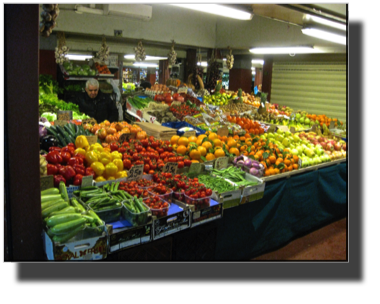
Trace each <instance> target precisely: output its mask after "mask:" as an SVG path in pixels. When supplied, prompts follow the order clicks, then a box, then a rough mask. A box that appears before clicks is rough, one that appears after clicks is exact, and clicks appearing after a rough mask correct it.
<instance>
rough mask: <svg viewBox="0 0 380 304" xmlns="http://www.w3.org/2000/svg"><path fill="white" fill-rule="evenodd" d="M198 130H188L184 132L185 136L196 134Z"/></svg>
mask: <svg viewBox="0 0 380 304" xmlns="http://www.w3.org/2000/svg"><path fill="white" fill-rule="evenodd" d="M196 134H197V132H196V131H187V132H185V133H184V134H183V136H184V137H190V136H196Z"/></svg>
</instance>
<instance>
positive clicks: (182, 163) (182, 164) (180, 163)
mask: <svg viewBox="0 0 380 304" xmlns="http://www.w3.org/2000/svg"><path fill="white" fill-rule="evenodd" d="M184 166H185V164H184V162H182V161H180V162H178V169H181V168H183V167H184Z"/></svg>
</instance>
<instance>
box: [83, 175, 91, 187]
mask: <svg viewBox="0 0 380 304" xmlns="http://www.w3.org/2000/svg"><path fill="white" fill-rule="evenodd" d="M92 181H93V176H92V175H88V176H83V178H82V183H81V187H90V186H92Z"/></svg>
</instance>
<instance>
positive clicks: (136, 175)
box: [128, 165, 144, 180]
mask: <svg viewBox="0 0 380 304" xmlns="http://www.w3.org/2000/svg"><path fill="white" fill-rule="evenodd" d="M143 173H144V165H133V166H132V168H131V169H130V170H129V171H128V180H130V179H140V178H141V176H142V175H143Z"/></svg>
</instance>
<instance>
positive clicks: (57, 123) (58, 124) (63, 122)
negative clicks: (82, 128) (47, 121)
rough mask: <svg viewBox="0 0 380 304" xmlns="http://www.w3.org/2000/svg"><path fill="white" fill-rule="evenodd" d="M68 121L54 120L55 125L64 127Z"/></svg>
mask: <svg viewBox="0 0 380 304" xmlns="http://www.w3.org/2000/svg"><path fill="white" fill-rule="evenodd" d="M68 123H69V121H68V120H54V125H55V126H60V127H63V126H65V125H66V124H68Z"/></svg>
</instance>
